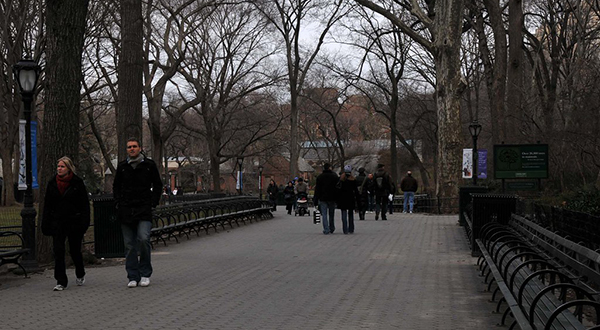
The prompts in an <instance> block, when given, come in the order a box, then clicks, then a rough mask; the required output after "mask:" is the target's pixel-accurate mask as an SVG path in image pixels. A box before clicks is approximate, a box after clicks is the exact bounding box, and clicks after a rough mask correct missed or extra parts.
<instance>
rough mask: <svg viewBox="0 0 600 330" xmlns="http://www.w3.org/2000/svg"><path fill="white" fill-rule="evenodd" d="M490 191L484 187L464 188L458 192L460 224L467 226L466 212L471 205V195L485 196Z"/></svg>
mask: <svg viewBox="0 0 600 330" xmlns="http://www.w3.org/2000/svg"><path fill="white" fill-rule="evenodd" d="M487 191H488V188H487V187H484V186H463V187H460V188H459V190H458V224H459V225H461V226H464V225H465V224H466V222H467V221H466V220H465V215H464V213H465V211H466V210H467V206H468V205H469V204H470V203H471V194H484V193H486V192H487Z"/></svg>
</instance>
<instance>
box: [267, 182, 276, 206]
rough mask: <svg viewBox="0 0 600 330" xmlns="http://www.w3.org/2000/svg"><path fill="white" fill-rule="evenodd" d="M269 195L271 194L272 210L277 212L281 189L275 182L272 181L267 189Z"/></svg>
mask: <svg viewBox="0 0 600 330" xmlns="http://www.w3.org/2000/svg"><path fill="white" fill-rule="evenodd" d="M267 194H269V202H271V210H272V211H277V195H278V194H279V188H277V183H275V180H273V179H271V182H270V183H269V186H268V187H267Z"/></svg>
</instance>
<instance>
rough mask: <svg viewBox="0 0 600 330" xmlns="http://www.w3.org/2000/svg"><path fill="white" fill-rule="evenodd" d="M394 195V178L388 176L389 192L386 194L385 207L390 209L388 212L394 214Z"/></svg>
mask: <svg viewBox="0 0 600 330" xmlns="http://www.w3.org/2000/svg"><path fill="white" fill-rule="evenodd" d="M394 195H396V183H395V182H394V179H392V177H391V176H390V194H389V195H388V205H387V209H388V211H390V214H394Z"/></svg>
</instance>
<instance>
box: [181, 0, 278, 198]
mask: <svg viewBox="0 0 600 330" xmlns="http://www.w3.org/2000/svg"><path fill="white" fill-rule="evenodd" d="M190 19H191V18H190ZM267 27H268V25H267V22H266V21H265V20H264V19H263V18H261V17H260V16H258V15H256V14H255V11H254V10H253V7H252V6H249V5H222V6H219V7H218V8H217V9H216V10H215V11H214V12H213V13H212V15H210V17H207V21H206V24H204V25H203V26H201V27H199V28H198V29H196V30H195V31H194V33H191V34H189V35H188V36H187V40H188V51H187V52H186V59H185V61H184V63H183V65H182V68H181V69H180V73H181V74H182V76H183V77H185V79H186V82H187V84H186V85H182V86H178V87H179V90H180V95H181V97H182V99H183V100H185V102H186V103H189V102H198V105H197V106H193V107H192V108H193V110H194V111H195V112H196V113H197V114H198V116H199V117H200V118H202V124H203V125H202V126H201V127H194V126H193V125H189V123H188V122H186V121H181V125H183V126H184V127H185V128H186V129H188V130H189V131H191V132H195V133H196V134H199V135H200V136H202V137H203V138H204V139H205V140H206V142H207V144H208V150H209V154H210V170H211V176H212V179H213V184H214V189H215V190H216V191H219V190H220V169H219V165H220V164H221V163H223V162H225V161H227V160H228V159H231V158H234V157H236V156H242V155H244V156H248V154H247V153H246V151H247V150H249V148H250V146H252V145H254V144H256V143H257V141H260V140H262V139H264V138H265V137H267V136H269V135H271V134H273V133H274V132H275V131H276V130H277V129H278V128H279V126H280V124H281V121H282V118H283V116H282V115H281V114H280V113H277V112H278V110H279V109H272V108H266V109H261V112H256V110H257V109H259V105H260V104H261V102H263V101H264V100H268V99H269V94H268V93H267V91H268V88H269V87H270V86H271V85H273V84H274V83H275V82H277V81H278V80H279V79H280V78H281V75H280V73H279V72H278V69H277V68H276V67H273V66H272V65H271V63H270V62H268V60H269V58H270V57H271V56H272V55H273V54H274V52H275V51H276V49H275V48H273V47H272V44H273V43H272V42H271V40H269V39H268V38H267V36H268V34H267V33H266V32H267V30H266V29H267ZM189 95H193V96H192V97H191V98H190V96H189ZM264 104H269V103H268V102H264Z"/></svg>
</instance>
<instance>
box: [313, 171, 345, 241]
mask: <svg viewBox="0 0 600 330" xmlns="http://www.w3.org/2000/svg"><path fill="white" fill-rule="evenodd" d="M338 180H339V177H338V175H337V174H335V173H334V172H333V171H332V170H331V164H329V163H325V164H323V172H322V173H321V174H319V176H318V177H317V182H316V185H315V196H314V197H313V204H314V205H315V206H316V207H318V208H319V211H320V212H321V217H323V219H322V221H321V224H323V234H325V235H329V234H333V232H334V231H335V221H334V216H335V201H336V200H337V194H338V189H337V188H336V185H337V182H338Z"/></svg>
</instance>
